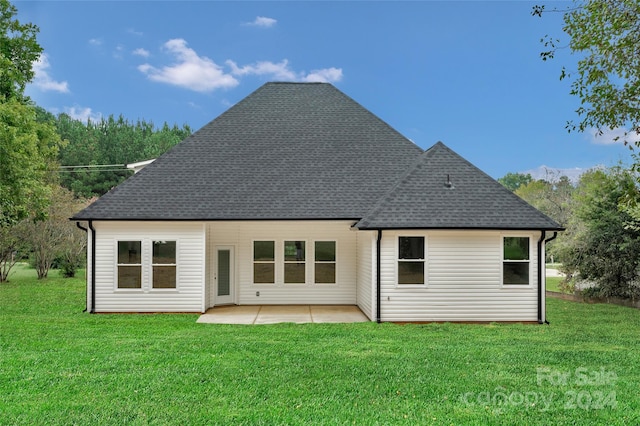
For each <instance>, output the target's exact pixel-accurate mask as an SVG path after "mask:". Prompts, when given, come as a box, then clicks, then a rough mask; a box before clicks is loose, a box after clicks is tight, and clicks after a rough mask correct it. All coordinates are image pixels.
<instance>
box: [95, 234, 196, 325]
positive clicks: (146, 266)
mask: <svg viewBox="0 0 640 426" xmlns="http://www.w3.org/2000/svg"><path fill="white" fill-rule="evenodd" d="M93 226H94V228H95V229H96V312H202V311H203V305H204V303H203V291H204V288H205V286H204V282H205V257H204V255H205V238H204V224H202V223H191V222H187V223H185V222H181V223H177V222H94V223H93ZM158 240H169V241H176V242H177V244H176V265H177V266H176V283H177V285H176V286H177V288H176V289H152V288H151V257H152V253H151V250H152V249H151V247H152V244H153V241H158ZM118 241H141V242H142V289H118V288H116V281H117V243H118ZM89 253H91V251H90V247H89ZM89 262H90V260H89ZM87 276H88V277H89V278H88V283H87V285H88V288H89V291H90V290H91V278H90V277H91V271H90V270H89V271H88V274H87ZM88 293H89V292H88ZM89 297H90V296H89Z"/></svg>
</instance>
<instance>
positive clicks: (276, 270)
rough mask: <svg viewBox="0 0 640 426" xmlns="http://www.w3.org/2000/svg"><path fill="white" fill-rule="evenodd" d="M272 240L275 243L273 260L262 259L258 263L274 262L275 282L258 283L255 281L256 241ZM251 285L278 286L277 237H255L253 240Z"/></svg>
mask: <svg viewBox="0 0 640 426" xmlns="http://www.w3.org/2000/svg"><path fill="white" fill-rule="evenodd" d="M257 241H262V242H272V243H273V260H272V261H271V260H262V261H257V263H262V264H273V282H272V283H257V282H254V281H255V265H256V257H255V256H256V253H255V248H256V242H257ZM251 285H257V286H265V285H266V286H276V285H278V240H277V239H275V238H255V239H252V240H251Z"/></svg>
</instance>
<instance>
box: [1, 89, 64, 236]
mask: <svg viewBox="0 0 640 426" xmlns="http://www.w3.org/2000/svg"><path fill="white" fill-rule="evenodd" d="M60 143H61V142H60V137H59V136H58V134H57V133H56V131H55V128H54V127H53V126H51V125H50V124H47V123H38V122H37V121H36V113H35V110H34V108H33V107H30V106H28V105H25V104H22V103H20V102H19V101H18V100H16V99H13V98H12V99H9V100H8V101H6V102H0V159H2V161H0V227H4V226H10V225H13V224H15V223H17V222H19V221H20V220H23V219H25V218H27V217H30V216H32V217H42V216H43V215H44V214H46V208H47V205H48V202H49V196H50V192H51V189H50V184H51V183H52V182H53V181H55V175H54V174H53V173H54V170H55V169H56V168H57V164H56V158H57V153H58V146H59V145H60Z"/></svg>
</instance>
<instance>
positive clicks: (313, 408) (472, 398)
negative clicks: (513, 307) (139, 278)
mask: <svg viewBox="0 0 640 426" xmlns="http://www.w3.org/2000/svg"><path fill="white" fill-rule="evenodd" d="M20 273H21V274H22V275H19V274H18V273H16V275H15V276H14V277H12V278H11V282H10V283H3V284H0V424H2V425H5V424H8V425H12V424H19V425H32V424H52V425H56V424H65V425H67V424H94V425H103V424H105V425H112V424H132V425H164V424H177V425H187V424H188V425H201V424H202V425H204V424H207V425H208V424H269V425H271V424H366V425H369V424H408V425H413V424H447V425H448V424H487V425H493V424H505V425H511V424H528V425H534V424H540V425H548V424H554V425H557V424H607V425H622V424H638V422H640V395H639V393H638V391H637V384H638V383H639V382H640V369H638V365H640V351H638V347H639V346H638V345H639V343H640V339H639V334H638V329H639V328H640V311H638V310H634V309H630V308H624V307H618V306H611V305H590V304H582V303H574V302H567V301H562V300H555V299H548V300H547V304H548V319H549V321H550V322H551V325H544V326H538V325H519V324H510V325H505V324H489V325H463V324H426V325H413V324H408V325H395V324H374V323H359V324H301V325H294V324H276V325H263V326H241V325H213V324H196V322H195V321H196V318H197V316H196V315H186V314H165V315H162V314H158V315H89V314H87V313H83V312H82V311H83V309H84V307H85V306H84V298H85V288H84V285H83V282H82V280H81V279H62V278H59V277H57V276H54V275H52V277H50V278H49V279H47V280H42V281H38V280H36V279H35V278H33V277H31V276H29V275H28V273H27V272H25V271H24V270H23V271H21V272H20ZM34 275H35V273H34Z"/></svg>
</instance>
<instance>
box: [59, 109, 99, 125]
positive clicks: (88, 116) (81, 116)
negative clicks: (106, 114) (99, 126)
mask: <svg viewBox="0 0 640 426" xmlns="http://www.w3.org/2000/svg"><path fill="white" fill-rule="evenodd" d="M64 113H65V114H67V115H68V116H69V117H71V118H73V119H74V120H79V121H82V122H83V123H86V122H87V121H88V120H91V121H93V122H97V121H100V119H101V118H102V114H100V113H99V112H93V111H92V110H91V108H88V107H87V108H82V107H64Z"/></svg>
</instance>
